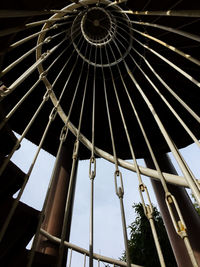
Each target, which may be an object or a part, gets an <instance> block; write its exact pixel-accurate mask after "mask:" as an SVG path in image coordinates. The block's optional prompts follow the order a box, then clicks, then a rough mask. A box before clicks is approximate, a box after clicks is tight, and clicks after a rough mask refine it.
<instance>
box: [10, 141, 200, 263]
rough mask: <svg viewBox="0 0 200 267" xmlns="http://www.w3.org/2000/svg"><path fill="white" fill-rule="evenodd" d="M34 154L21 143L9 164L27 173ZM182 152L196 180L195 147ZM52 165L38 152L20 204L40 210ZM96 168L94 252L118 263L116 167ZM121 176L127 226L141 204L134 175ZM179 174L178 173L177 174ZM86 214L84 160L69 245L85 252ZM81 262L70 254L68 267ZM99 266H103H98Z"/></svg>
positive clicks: (100, 161)
mask: <svg viewBox="0 0 200 267" xmlns="http://www.w3.org/2000/svg"><path fill="white" fill-rule="evenodd" d="M35 152H36V146H35V145H33V144H32V143H31V142H29V141H27V140H24V141H23V142H22V146H21V148H20V149H19V150H18V151H17V152H16V153H15V154H14V156H13V158H12V161H13V162H15V163H16V164H17V166H19V167H20V168H21V169H22V170H23V171H24V172H27V171H28V169H29V167H30V164H31V161H32V159H33V157H34V153H35ZM181 152H182V154H183V156H184V158H185V160H186V161H187V162H188V164H189V166H190V167H191V169H192V170H193V171H194V174H195V175H196V177H198V178H199V177H200V171H199V159H198V147H197V146H196V145H191V146H189V147H188V148H186V149H182V150H181ZM24 155H26V156H24ZM54 161H55V158H54V157H53V156H52V155H50V154H48V153H47V152H45V151H43V150H42V151H41V153H40V154H39V157H38V159H37V162H36V165H35V167H34V169H33V172H32V174H31V176H30V179H29V182H28V184H27V187H26V189H25V192H24V194H23V195H22V198H21V201H22V202H25V203H26V204H28V205H30V206H32V207H34V208H36V209H38V210H41V208H42V204H43V200H44V197H45V192H46V190H47V186H48V182H49V179H50V176H51V171H52V168H53V165H54ZM173 162H174V161H173ZM138 163H139V165H143V166H144V162H143V160H139V162H138ZM174 163H175V162H174ZM175 166H176V168H177V164H175ZM96 167H97V170H96V178H95V182H94V186H95V187H94V252H96V253H98V254H101V255H104V256H109V257H111V258H116V259H118V258H119V257H120V256H121V255H122V253H123V251H124V242H123V234H122V224H121V214H120V204H119V198H118V197H117V195H116V194H115V187H114V171H115V167H114V165H113V164H111V163H109V162H107V161H106V160H103V159H97V162H96ZM121 172H122V177H123V183H124V191H125V194H124V207H125V215H126V224H127V226H128V225H130V224H131V222H133V220H134V218H135V213H134V210H133V208H132V205H133V203H138V202H140V196H139V191H138V180H137V177H136V175H135V174H134V173H133V172H131V171H128V170H125V169H122V168H121ZM178 172H179V173H180V171H179V170H178ZM143 180H144V183H145V184H146V186H147V187H148V189H149V192H150V197H151V201H152V203H153V204H154V205H157V202H156V199H155V196H154V193H153V190H152V187H151V183H150V179H149V178H148V177H143ZM38 185H39V186H38ZM89 211H90V179H89V161H88V160H86V161H79V166H78V175H77V185H76V193H75V202H74V211H73V218H72V228H71V236H70V242H71V243H74V244H76V245H78V246H80V247H83V248H85V249H88V247H89ZM29 246H30V245H29ZM83 261H84V257H83V256H82V255H78V253H76V252H73V255H72V265H71V266H78V265H77V264H79V265H80V263H81V262H83ZM95 264H96V265H94V266H97V263H95ZM101 266H104V265H103V264H101Z"/></svg>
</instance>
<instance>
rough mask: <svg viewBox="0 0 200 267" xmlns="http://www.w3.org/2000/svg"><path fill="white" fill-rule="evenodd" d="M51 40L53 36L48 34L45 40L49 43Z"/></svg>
mask: <svg viewBox="0 0 200 267" xmlns="http://www.w3.org/2000/svg"><path fill="white" fill-rule="evenodd" d="M51 40H52V37H51V36H48V37H47V38H46V39H45V40H44V43H45V44H48V43H49V42H50V41H51Z"/></svg>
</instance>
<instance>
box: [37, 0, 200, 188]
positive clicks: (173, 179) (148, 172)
mask: <svg viewBox="0 0 200 267" xmlns="http://www.w3.org/2000/svg"><path fill="white" fill-rule="evenodd" d="M85 2H87V3H88V4H89V3H95V0H91V1H88V0H87V1H85ZM103 2H104V3H107V2H109V1H105V0H104V1H103ZM79 6H80V5H79V4H78V3H76V4H75V3H72V4H71V5H69V6H67V7H65V8H64V10H66V9H68V10H73V9H74V8H78V7H79ZM58 16H61V14H56V15H54V16H53V17H54V18H57V17H58ZM47 27H48V24H45V25H44V27H43V30H44V29H46V28H47ZM44 36H45V35H44V34H41V35H40V36H39V39H38V42H42V41H43V39H44ZM40 55H41V49H38V50H37V58H39V57H40ZM38 69H39V72H40V73H42V72H43V71H44V70H43V66H42V64H40V65H39V66H38ZM43 81H44V83H45V85H46V87H47V88H49V87H51V84H50V83H49V81H48V79H47V78H46V77H45V78H44V80H43ZM50 97H51V100H52V102H53V104H54V106H57V108H58V113H59V115H60V117H61V119H62V120H63V121H64V123H65V122H66V121H68V117H67V115H66V114H65V113H64V111H63V109H62V107H61V106H60V105H57V104H58V100H57V98H56V96H55V94H54V92H52V93H51V95H50ZM68 128H69V129H70V131H71V132H72V133H73V134H74V135H75V136H77V128H76V127H75V126H74V125H73V124H72V123H71V122H70V121H68ZM79 140H80V141H81V142H82V143H83V144H84V145H85V146H86V147H87V148H88V149H89V150H91V149H92V144H91V142H90V141H89V140H88V139H87V138H86V137H85V136H84V135H83V134H80V136H79ZM95 154H96V155H98V156H100V157H102V158H105V159H106V160H108V161H110V162H112V163H114V162H115V161H114V158H113V156H112V155H110V154H109V153H107V152H105V151H103V150H101V149H100V148H98V147H95ZM118 163H119V165H120V166H121V167H124V168H126V169H129V170H131V171H134V172H135V171H136V169H135V166H134V165H133V164H131V163H129V162H127V161H125V160H122V159H118ZM139 169H140V172H141V174H143V175H145V176H149V177H152V178H153V179H158V180H159V174H158V173H157V171H155V170H153V169H149V168H145V167H141V166H139ZM163 176H164V177H165V179H166V181H167V182H169V183H172V184H176V185H180V186H184V187H188V185H187V183H186V181H185V180H184V178H183V177H180V176H178V175H171V174H167V173H163ZM198 182H199V184H200V181H198Z"/></svg>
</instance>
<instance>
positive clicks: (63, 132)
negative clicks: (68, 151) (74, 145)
mask: <svg viewBox="0 0 200 267" xmlns="http://www.w3.org/2000/svg"><path fill="white" fill-rule="evenodd" d="M67 134H68V128H67V126H66V125H64V126H63V128H62V130H61V133H60V141H62V142H64V141H65V140H66V137H67Z"/></svg>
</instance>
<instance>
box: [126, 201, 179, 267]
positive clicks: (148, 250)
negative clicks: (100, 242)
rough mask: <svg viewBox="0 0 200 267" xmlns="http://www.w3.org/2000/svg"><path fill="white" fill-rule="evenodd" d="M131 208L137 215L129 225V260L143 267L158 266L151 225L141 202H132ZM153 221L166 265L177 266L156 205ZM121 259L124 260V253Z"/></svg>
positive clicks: (169, 266)
mask: <svg viewBox="0 0 200 267" xmlns="http://www.w3.org/2000/svg"><path fill="white" fill-rule="evenodd" d="M133 208H134V209H135V212H136V214H137V216H136V219H135V221H134V222H133V223H132V224H131V225H130V226H129V228H130V239H129V241H128V245H129V253H130V259H131V262H132V263H134V264H139V265H143V266H145V267H157V266H160V263H159V259H158V256H157V251H156V247H155V244H154V240H153V235H152V232H151V227H150V224H149V221H148V219H147V218H146V216H145V214H144V211H143V207H142V204H141V203H139V204H134V205H133ZM154 222H155V226H156V231H157V234H158V239H159V242H160V245H161V249H162V252H163V256H164V259H165V263H166V265H167V266H168V267H175V266H177V264H176V260H175V258H174V254H173V252H172V249H171V245H170V243H169V240H168V236H167V233H166V230H165V227H164V223H163V220H162V217H161V215H160V213H159V211H158V210H157V208H156V207H154ZM121 259H122V260H126V257H125V253H124V254H123V256H122V258H121Z"/></svg>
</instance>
